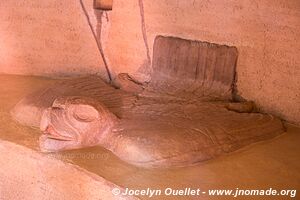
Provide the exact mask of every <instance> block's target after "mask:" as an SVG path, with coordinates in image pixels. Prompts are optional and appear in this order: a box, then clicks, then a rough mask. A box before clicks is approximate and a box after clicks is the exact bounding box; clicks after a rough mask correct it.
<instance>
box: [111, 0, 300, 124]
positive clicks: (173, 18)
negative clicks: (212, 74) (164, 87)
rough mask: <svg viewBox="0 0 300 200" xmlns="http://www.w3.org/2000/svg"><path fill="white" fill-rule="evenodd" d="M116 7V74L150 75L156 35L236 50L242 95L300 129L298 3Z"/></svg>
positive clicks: (248, 0) (119, 3) (120, 1)
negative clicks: (148, 67) (224, 45)
mask: <svg viewBox="0 0 300 200" xmlns="http://www.w3.org/2000/svg"><path fill="white" fill-rule="evenodd" d="M141 5H142V6H141ZM113 6H114V9H113V12H112V16H111V19H112V27H111V29H110V35H109V39H108V44H110V45H111V46H110V48H109V49H108V51H109V52H108V55H109V61H110V65H111V66H112V67H113V68H114V69H115V70H116V71H117V72H124V71H127V72H130V73H136V72H141V71H151V69H148V70H145V66H148V65H147V64H146V63H147V59H148V58H147V48H148V49H149V51H150V55H152V47H153V41H154V39H155V37H156V36H157V35H168V36H177V37H182V38H187V39H192V40H200V41H209V42H213V43H218V44H227V45H232V46H236V47H237V49H238V51H239V58H238V63H237V76H238V81H237V89H238V94H239V95H241V96H242V97H244V98H246V99H248V100H254V101H255V102H256V103H257V104H258V105H259V107H261V108H262V109H263V111H266V112H271V113H273V114H276V115H278V116H280V117H283V118H284V119H287V120H289V121H292V122H296V123H298V124H300V67H299V65H300V60H299V56H300V55H299V54H300V53H299V52H300V41H299V39H298V38H299V37H300V1H298V0H290V1H285V0H263V1H257V0H256V1H252V0H242V1H224V0H214V1H208V0H186V1H173V0H163V1H161V0H151V1H150V0H144V1H142V0H136V1H125V0H115V1H114V5H113ZM141 16H143V18H142V17H141ZM143 22H144V30H145V31H143V26H142V25H143ZM143 33H144V35H143ZM144 39H146V41H145V40H144Z"/></svg>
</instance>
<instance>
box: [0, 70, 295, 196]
mask: <svg viewBox="0 0 300 200" xmlns="http://www.w3.org/2000/svg"><path fill="white" fill-rule="evenodd" d="M50 82H52V81H51V80H49V79H44V78H38V77H31V78H28V77H22V76H1V86H0V88H1V91H3V92H1V98H0V105H1V107H0V111H1V112H0V116H1V117H0V122H1V123H0V137H1V139H4V140H9V141H12V142H14V143H18V144H21V145H24V146H27V147H29V148H31V149H34V150H38V143H37V141H38V137H39V136H40V133H39V131H38V130H35V129H31V128H28V127H24V126H21V125H19V124H18V123H16V122H14V121H13V120H12V119H11V118H10V115H9V110H10V109H11V108H12V107H13V106H14V105H15V104H16V103H17V102H18V100H19V99H20V98H21V97H22V96H24V94H27V93H29V92H33V91H34V90H36V89H38V88H40V87H43V86H45V85H47V84H49V83H50ZM7 85H11V87H9V88H8V87H7ZM299 141H300V128H297V127H292V126H288V130H287V133H286V134H284V135H281V136H279V137H277V138H275V139H273V140H269V141H266V142H261V143H259V144H255V145H251V146H249V147H247V148H245V149H243V150H241V151H238V152H236V153H233V154H231V155H228V156H222V157H219V158H218V159H215V160H211V161H208V162H204V163H202V164H198V165H195V166H190V167H186V168H174V169H143V168H138V167H134V166H132V165H128V164H126V163H125V162H123V161H121V160H120V159H118V158H117V157H116V156H114V155H113V154H112V153H110V152H109V151H107V150H105V149H103V148H101V147H93V148H86V149H81V150H72V151H66V152H61V153H54V154H48V156H50V157H54V158H56V159H60V160H63V161H65V162H70V163H73V164H76V165H79V166H81V167H82V168H84V169H86V170H88V171H90V172H92V173H95V174H98V175H100V176H102V177H104V178H105V179H107V180H109V181H112V182H113V183H115V184H118V185H120V186H122V187H128V188H136V189H137V188H140V189H145V188H148V187H149V188H159V189H165V188H167V187H173V188H185V187H193V188H195V187H196V188H200V189H202V190H208V189H235V188H237V187H238V188H245V189H246V188H250V189H265V188H270V187H272V188H278V189H297V190H298V191H299V189H300V185H299V183H300V173H299V172H300V162H299V153H300V152H299V145H300V143H299ZM143 199H147V198H143ZM151 199H159V200H160V199H172V200H173V199H195V198H192V197H191V198H186V197H182V198H180V197H166V196H163V197H154V198H151ZM203 199H216V198H210V197H208V196H203ZM218 199H226V197H223V198H222V197H219V198H218ZM241 199H242V198H241ZM253 199H261V198H253ZM264 199H279V200H281V199H282V197H278V198H276V197H269V198H268V197H266V198H264Z"/></svg>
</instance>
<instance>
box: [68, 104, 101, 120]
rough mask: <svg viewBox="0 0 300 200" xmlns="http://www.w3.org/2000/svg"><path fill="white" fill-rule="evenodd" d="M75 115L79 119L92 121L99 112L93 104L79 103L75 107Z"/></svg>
mask: <svg viewBox="0 0 300 200" xmlns="http://www.w3.org/2000/svg"><path fill="white" fill-rule="evenodd" d="M73 116H74V118H75V119H76V120H78V121H82V122H91V121H94V120H95V119H96V118H97V116H98V112H97V110H96V109H95V108H93V107H92V106H88V105H77V106H76V107H75V109H74V112H73Z"/></svg>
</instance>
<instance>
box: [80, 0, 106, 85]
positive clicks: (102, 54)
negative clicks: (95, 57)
mask: <svg viewBox="0 0 300 200" xmlns="http://www.w3.org/2000/svg"><path fill="white" fill-rule="evenodd" d="M79 2H80V6H81V8H82V11H83V13H84V15H85V17H86V19H87V22H88V24H89V27H90V29H91V31H92V34H93V37H94V39H95V41H96V44H97V48H98V50H99V52H100V54H101V56H102V60H103V63H104V66H105V69H106V72H107V76H108V79H109V82H110V83H111V82H112V75H111V72H110V70H109V67H108V64H107V60H106V58H105V54H104V51H103V48H102V44H101V40H100V38H99V39H98V38H97V35H96V33H95V31H94V29H93V26H92V23H91V21H90V18H89V15H88V13H87V10H86V8H85V6H84V4H83V2H82V0H79ZM100 26H101V24H100ZM100 32H101V30H100ZM100 37H101V33H100Z"/></svg>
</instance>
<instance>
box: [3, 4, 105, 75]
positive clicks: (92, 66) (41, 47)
mask: <svg viewBox="0 0 300 200" xmlns="http://www.w3.org/2000/svg"><path fill="white" fill-rule="evenodd" d="M83 2H84V4H85V7H86V9H87V11H88V14H89V15H91V16H92V17H91V23H92V24H93V25H94V26H95V23H96V19H95V17H94V18H93V16H94V10H93V8H92V5H93V1H92V0H84V1H83ZM96 44H97V43H96V42H95V39H94V38H93V35H92V34H91V30H90V27H89V26H88V23H87V20H86V17H85V15H84V12H83V10H82V8H81V5H80V1H79V0H76V1H72V0H66V1H60V0H54V1H47V0H39V1H38V0H35V1H30V0H7V1H1V2H0V45H1V46H0V72H2V73H14V74H35V75H73V74H80V73H100V74H103V75H105V69H104V66H103V61H102V58H101V55H100V54H99V51H98V49H97V45H96Z"/></svg>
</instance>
